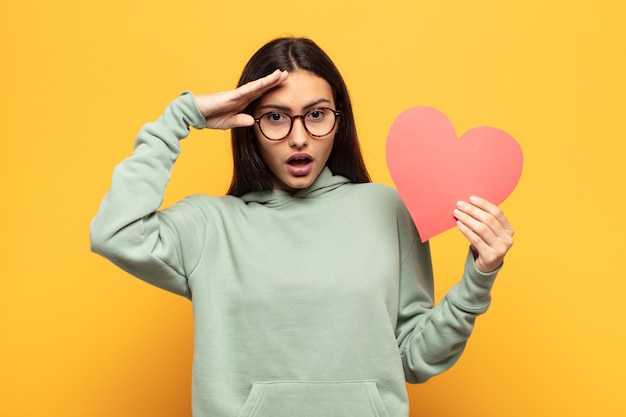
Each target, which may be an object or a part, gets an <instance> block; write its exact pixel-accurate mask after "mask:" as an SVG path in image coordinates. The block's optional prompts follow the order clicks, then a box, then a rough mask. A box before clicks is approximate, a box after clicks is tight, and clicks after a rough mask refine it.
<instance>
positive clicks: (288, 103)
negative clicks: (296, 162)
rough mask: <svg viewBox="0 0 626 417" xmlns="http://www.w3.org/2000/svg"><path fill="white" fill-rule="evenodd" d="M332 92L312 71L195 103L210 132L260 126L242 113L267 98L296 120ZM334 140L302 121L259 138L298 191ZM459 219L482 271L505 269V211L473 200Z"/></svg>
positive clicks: (278, 74)
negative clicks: (290, 165)
mask: <svg viewBox="0 0 626 417" xmlns="http://www.w3.org/2000/svg"><path fill="white" fill-rule="evenodd" d="M324 84H325V86H324ZM326 88H328V91H327V90H326ZM329 92H330V93H331V94H330V99H331V100H332V91H330V87H329V86H328V83H326V81H324V80H322V79H320V78H319V77H316V76H314V75H312V74H310V73H308V72H306V71H295V72H293V73H291V74H288V73H287V72H286V71H280V70H276V71H274V72H273V73H272V74H270V75H268V76H266V77H263V78H260V79H258V80H255V81H251V82H249V83H247V84H244V85H242V86H241V87H239V88H237V89H234V90H229V91H223V92H219V93H214V94H203V95H196V96H195V98H196V103H197V105H198V109H199V110H200V111H201V112H202V114H203V115H204V117H205V119H206V127H207V128H209V129H231V128H233V127H245V126H252V125H254V124H255V123H254V118H253V117H252V116H250V115H248V114H243V113H240V112H241V111H242V110H244V109H245V108H246V107H247V106H248V105H249V104H250V103H251V102H252V101H254V100H256V99H258V98H261V100H260V106H264V105H280V106H283V107H287V108H288V111H287V113H289V114H292V115H293V114H303V113H305V112H306V111H307V110H308V109H309V108H307V105H309V104H310V103H312V102H314V101H315V100H317V99H320V98H327V96H326V94H328V93H329ZM331 104H332V105H326V104H324V106H325V107H331V108H334V102H331ZM270 110H272V109H270ZM264 111H267V110H264ZM257 130H258V129H257ZM257 133H258V132H257ZM334 135H335V131H333V132H331V134H330V135H329V137H325V138H322V139H320V140H318V139H314V138H310V137H309V136H308V134H307V132H306V131H305V130H304V126H303V125H302V123H301V122H300V121H299V120H298V121H296V122H294V126H293V130H292V132H291V133H290V135H289V136H288V137H287V138H286V139H285V140H283V141H279V142H270V143H267V142H269V141H267V140H266V139H264V138H263V137H259V136H260V133H258V134H257V140H259V145H260V150H261V156H262V158H263V160H264V161H265V163H266V164H267V165H268V167H269V168H270V170H271V171H272V173H273V174H274V177H275V180H274V187H275V188H276V189H281V190H284V191H288V192H294V191H295V190H297V189H300V188H305V187H308V185H310V184H312V183H313V181H315V179H316V178H317V176H318V175H319V173H320V172H321V171H322V169H323V166H324V165H325V164H326V160H327V159H328V155H329V154H330V149H332V141H333V139H334ZM330 136H332V138H331V137H330ZM294 152H306V153H309V154H311V156H312V157H313V158H314V164H315V166H314V167H313V168H314V169H312V170H311V173H310V174H309V175H306V176H304V177H302V178H299V177H297V178H293V177H294V176H293V175H291V174H289V173H288V169H287V167H286V158H289V155H290V154H291V153H294ZM322 162H323V163H322ZM320 167H321V168H320ZM454 216H455V217H456V219H457V227H458V229H459V230H460V232H461V233H462V234H463V235H464V236H465V237H466V238H467V240H468V241H469V242H470V246H471V249H472V252H473V253H474V263H475V265H476V268H477V269H478V270H479V271H481V272H484V273H489V272H492V271H494V270H496V269H497V268H499V267H500V265H502V262H503V261H504V257H505V255H506V254H507V252H508V250H509V249H510V248H511V246H512V245H513V234H514V231H513V228H512V227H511V225H510V224H509V222H508V220H507V218H506V216H505V215H504V213H503V212H502V210H500V208H498V207H497V206H495V205H494V204H492V203H490V202H489V201H487V200H485V199H482V198H480V197H471V198H470V199H469V201H459V202H458V203H457V207H456V209H455V210H454Z"/></svg>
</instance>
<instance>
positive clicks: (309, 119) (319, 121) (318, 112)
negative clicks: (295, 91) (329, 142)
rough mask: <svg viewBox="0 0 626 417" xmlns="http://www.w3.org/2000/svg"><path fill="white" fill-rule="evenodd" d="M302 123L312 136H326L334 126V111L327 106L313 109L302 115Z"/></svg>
mask: <svg viewBox="0 0 626 417" xmlns="http://www.w3.org/2000/svg"><path fill="white" fill-rule="evenodd" d="M304 125H305V126H306V128H307V130H308V131H309V133H311V134H312V135H313V136H326V135H328V134H329V133H330V132H331V130H333V127H335V111H334V110H332V109H327V108H321V109H313V110H311V111H309V112H308V113H307V114H305V115H304Z"/></svg>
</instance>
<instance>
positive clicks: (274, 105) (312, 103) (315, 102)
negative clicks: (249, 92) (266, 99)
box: [259, 98, 330, 111]
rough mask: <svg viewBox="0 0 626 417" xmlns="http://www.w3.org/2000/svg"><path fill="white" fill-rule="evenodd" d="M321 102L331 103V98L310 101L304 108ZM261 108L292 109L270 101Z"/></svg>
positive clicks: (260, 107)
mask: <svg viewBox="0 0 626 417" xmlns="http://www.w3.org/2000/svg"><path fill="white" fill-rule="evenodd" d="M321 103H329V104H330V100H329V99H327V98H319V99H317V100H315V101H312V102H310V103H309V104H307V105H305V106H304V107H303V108H304V109H310V108H311V107H315V106H317V105H318V104H321ZM261 109H277V110H282V111H290V110H291V108H290V107H288V106H283V105H280V104H272V103H268V104H264V105H262V106H259V110H261Z"/></svg>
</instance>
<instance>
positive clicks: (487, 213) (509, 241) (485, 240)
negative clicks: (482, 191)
mask: <svg viewBox="0 0 626 417" xmlns="http://www.w3.org/2000/svg"><path fill="white" fill-rule="evenodd" d="M469 200H470V201H469V202H465V201H459V202H458V203H457V208H456V210H454V217H456V219H457V227H458V228H459V230H460V231H461V233H463V234H464V235H465V237H466V238H467V240H469V242H470V245H471V248H472V252H474V263H475V264H476V268H477V269H478V270H479V271H481V272H484V273H488V272H492V271H495V270H496V269H497V268H499V267H500V265H502V262H503V261H504V256H505V255H506V253H507V252H508V250H509V249H510V248H511V246H512V245H513V228H512V227H511V225H510V224H509V221H508V220H507V219H506V217H505V215H504V213H503V212H502V210H500V209H499V208H498V207H497V206H496V205H494V204H491V203H490V202H489V201H487V200H485V199H483V198H479V197H470V199H469Z"/></svg>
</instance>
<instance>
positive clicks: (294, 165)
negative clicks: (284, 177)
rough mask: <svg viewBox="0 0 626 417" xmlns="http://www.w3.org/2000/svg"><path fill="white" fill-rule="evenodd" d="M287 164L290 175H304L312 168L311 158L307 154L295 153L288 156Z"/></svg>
mask: <svg viewBox="0 0 626 417" xmlns="http://www.w3.org/2000/svg"><path fill="white" fill-rule="evenodd" d="M287 165H288V167H289V168H288V169H289V172H290V173H291V175H295V176H305V175H308V174H309V173H310V172H311V169H312V168H313V158H312V157H311V156H310V155H308V154H295V155H292V156H291V157H289V159H288V160H287Z"/></svg>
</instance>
